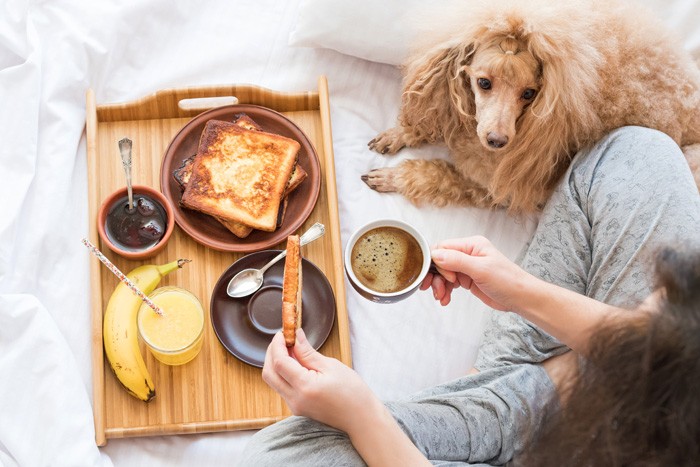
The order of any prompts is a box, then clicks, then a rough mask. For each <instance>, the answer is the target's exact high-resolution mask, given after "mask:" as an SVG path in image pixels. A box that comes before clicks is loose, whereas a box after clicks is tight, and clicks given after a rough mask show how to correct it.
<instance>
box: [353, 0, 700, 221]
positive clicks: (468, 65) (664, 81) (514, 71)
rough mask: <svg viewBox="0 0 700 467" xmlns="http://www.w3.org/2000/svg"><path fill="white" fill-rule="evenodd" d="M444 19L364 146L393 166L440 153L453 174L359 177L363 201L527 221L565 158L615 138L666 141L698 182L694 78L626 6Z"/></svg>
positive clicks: (547, 2)
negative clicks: (475, 210) (438, 148)
mask: <svg viewBox="0 0 700 467" xmlns="http://www.w3.org/2000/svg"><path fill="white" fill-rule="evenodd" d="M455 5H456V6H455V7H454V8H453V9H451V10H450V11H449V18H445V21H448V22H449V24H452V27H450V26H449V25H445V27H444V28H443V29H446V30H447V31H448V32H446V33H434V42H433V44H432V45H429V46H426V47H423V48H421V49H420V52H418V53H416V54H415V55H414V56H413V58H412V59H411V60H410V61H409V62H408V63H407V65H406V66H405V68H404V71H405V81H404V89H403V95H402V105H401V109H400V113H399V119H398V120H399V124H398V126H396V127H395V128H393V129H390V130H387V131H385V132H383V133H381V134H380V135H378V136H377V137H376V138H375V139H373V140H372V141H370V143H369V146H370V148H372V149H374V150H376V151H378V152H380V153H382V154H393V153H396V152H397V151H398V150H400V149H401V148H402V147H405V146H409V147H411V146H418V145H421V144H423V143H436V142H444V143H446V144H447V147H448V148H449V152H450V156H451V158H452V160H453V163H450V162H447V161H444V160H406V161H404V162H402V163H401V164H399V165H398V166H397V167H394V168H383V169H375V170H372V171H370V172H369V173H368V174H367V175H363V176H362V179H363V180H364V181H365V182H366V183H367V184H368V185H369V186H370V187H371V188H373V189H375V190H377V191H380V192H399V193H401V194H403V195H404V196H405V197H406V198H408V199H409V200H411V201H412V202H414V203H416V204H421V203H424V202H428V203H432V204H435V205H438V206H443V205H446V204H464V205H472V206H481V207H490V206H507V207H508V208H509V209H510V210H511V211H514V212H522V211H531V210H536V209H537V208H538V207H540V206H541V205H542V204H543V203H544V202H545V201H546V199H547V197H548V196H549V194H550V192H551V190H552V188H553V187H554V185H555V183H556V182H557V180H558V179H559V178H560V176H561V175H562V174H563V172H564V171H565V170H566V168H567V166H568V164H569V162H570V160H571V158H572V156H573V155H574V154H575V153H576V152H577V151H578V150H579V149H581V148H582V147H584V146H586V145H589V144H591V143H593V142H595V141H597V140H598V139H600V138H601V137H602V136H603V135H605V134H606V133H608V132H610V131H611V130H613V129H615V128H618V127H621V126H625V125H639V126H645V127H650V128H655V129H658V130H660V131H662V132H664V133H666V134H668V135H669V136H670V137H671V138H673V140H674V141H675V142H676V143H678V144H679V145H680V146H681V147H683V150H684V152H685V154H686V157H687V158H688V160H689V163H690V165H691V168H692V169H694V170H695V171H696V180H698V178H697V177H698V176H697V172H700V171H698V170H697V161H698V159H700V144H698V143H700V71H699V70H698V66H697V64H696V63H695V62H694V61H693V59H692V58H691V57H690V55H689V54H688V53H687V52H685V51H684V49H683V47H682V46H681V45H680V44H679V43H677V42H676V41H675V40H674V39H673V38H672V37H671V35H670V33H669V32H668V31H666V30H665V29H664V28H663V27H661V25H660V24H659V23H658V22H657V21H656V20H654V19H653V18H652V17H651V15H650V14H649V13H646V12H643V11H640V10H641V8H640V6H639V5H638V4H625V3H616V2H615V1H605V2H600V1H598V0H593V1H591V0H564V1H556V2H553V1H551V0H527V1H523V0H512V1H509V0H491V1H487V2H483V1H480V0H470V1H462V2H459V3H456V4H455ZM455 26H456V27H455ZM449 31H452V33H449ZM455 31H456V32H455ZM437 35H442V37H436V36H437ZM693 145H694V146H693ZM692 157H696V158H698V159H692Z"/></svg>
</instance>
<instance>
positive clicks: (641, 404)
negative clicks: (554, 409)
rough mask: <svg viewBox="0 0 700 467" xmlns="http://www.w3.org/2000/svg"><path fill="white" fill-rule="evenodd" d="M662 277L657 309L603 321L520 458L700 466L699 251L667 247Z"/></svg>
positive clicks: (563, 462) (573, 463)
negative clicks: (558, 405)
mask: <svg viewBox="0 0 700 467" xmlns="http://www.w3.org/2000/svg"><path fill="white" fill-rule="evenodd" d="M656 277H657V284H658V287H659V288H660V290H661V291H663V292H662V293H661V294H660V300H659V302H658V304H657V305H656V306H655V308H657V309H658V312H653V313H648V314H646V313H641V314H640V315H639V317H637V318H634V319H633V320H631V321H628V322H625V323H620V322H619V321H618V322H612V321H611V322H607V323H603V325H601V327H600V329H599V330H598V331H597V332H596V334H595V337H594V338H593V339H592V341H591V344H590V354H589V355H588V356H587V357H586V358H580V359H579V363H578V371H577V373H576V377H575V378H572V381H571V383H570V385H569V386H568V387H566V388H565V394H567V397H566V399H565V402H564V408H563V409H562V411H561V413H560V414H559V415H558V416H556V417H554V418H553V419H552V421H551V422H550V423H549V424H548V426H546V427H544V428H543V430H542V433H541V435H540V436H539V438H538V440H536V441H535V443H534V444H533V445H532V447H531V449H530V450H529V452H528V453H527V454H526V455H525V456H524V458H522V459H521V460H522V462H518V464H521V463H522V464H525V465H532V466H535V465H536V466H548V465H552V466H554V465H556V466H568V465H571V466H628V465H634V466H662V465H663V466H668V465H673V466H685V465H700V252H693V253H689V252H683V251H679V250H671V249H667V250H664V251H662V252H661V254H660V255H659V256H658V259H657V263H656Z"/></svg>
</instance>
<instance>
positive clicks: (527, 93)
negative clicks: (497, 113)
mask: <svg viewBox="0 0 700 467" xmlns="http://www.w3.org/2000/svg"><path fill="white" fill-rule="evenodd" d="M535 94H537V91H535V90H534V89H526V90H525V91H523V95H522V96H520V97H522V98H523V99H525V100H526V101H529V100H530V99H532V98H533V97H535Z"/></svg>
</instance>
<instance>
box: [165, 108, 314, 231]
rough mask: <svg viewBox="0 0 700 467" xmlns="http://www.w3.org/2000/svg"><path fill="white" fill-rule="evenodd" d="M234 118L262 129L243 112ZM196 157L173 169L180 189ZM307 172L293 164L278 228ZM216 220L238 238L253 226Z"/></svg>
mask: <svg viewBox="0 0 700 467" xmlns="http://www.w3.org/2000/svg"><path fill="white" fill-rule="evenodd" d="M235 117H236V118H235V120H234V121H233V123H234V124H236V125H238V126H240V127H242V128H247V129H248V130H254V131H263V129H262V127H261V126H260V125H258V124H257V123H256V122H255V120H253V119H252V118H250V117H249V116H248V115H247V114H245V113H240V114H237V115H236V116H235ZM196 157H197V155H196V154H195V155H193V156H190V157H188V158H187V159H185V160H184V161H182V165H181V166H180V167H178V168H177V169H175V171H173V177H174V178H175V180H176V181H177V183H178V184H179V185H180V189H181V190H183V191H184V190H185V188H187V183H188V182H189V180H190V176H191V175H192V166H193V164H194V159H195V158H196ZM307 176H308V174H307V173H306V171H305V170H304V169H303V168H302V167H301V166H300V165H299V164H296V165H295V166H294V169H293V170H292V175H291V176H290V178H289V183H288V184H287V188H286V189H285V192H284V198H283V202H282V206H281V207H280V210H279V213H278V215H277V227H278V228H279V227H280V226H281V225H282V222H283V221H284V214H285V212H286V210H287V204H288V203H287V196H288V195H289V193H291V192H292V191H294V189H295V188H297V187H298V186H299V185H300V184H301V182H303V181H304V180H305V179H306V177H307ZM215 219H216V220H218V221H219V222H221V223H222V224H223V225H224V227H226V228H227V229H228V230H229V231H231V233H233V234H234V235H236V236H237V237H239V238H245V237H247V236H248V235H250V233H251V232H252V231H253V228H252V227H250V226H248V225H245V224H242V223H240V222H235V221H230V220H226V219H222V218H218V217H215Z"/></svg>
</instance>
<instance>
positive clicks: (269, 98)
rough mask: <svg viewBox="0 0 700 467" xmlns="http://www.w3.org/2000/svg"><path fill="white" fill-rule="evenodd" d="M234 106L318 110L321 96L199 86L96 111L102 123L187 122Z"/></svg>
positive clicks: (306, 93)
mask: <svg viewBox="0 0 700 467" xmlns="http://www.w3.org/2000/svg"><path fill="white" fill-rule="evenodd" d="M233 103H239V104H255V105H262V106H264V107H268V108H270V109H273V110H277V111H278V112H293V111H297V110H313V109H318V108H319V96H318V92H315V91H307V92H299V93H284V92H278V91H272V90H270V89H267V88H263V87H260V86H254V85H249V84H242V85H217V86H197V87H187V88H177V89H165V90H162V91H158V92H156V93H153V94H151V95H148V96H146V97H144V98H142V99H139V100H136V101H131V102H127V103H123V104H104V105H99V106H97V109H96V111H97V120H98V121H100V122H113V121H122V120H144V119H155V118H184V117H194V116H195V115H197V114H199V113H201V112H202V111H204V110H207V109H211V108H214V107H219V106H222V105H229V104H233Z"/></svg>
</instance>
